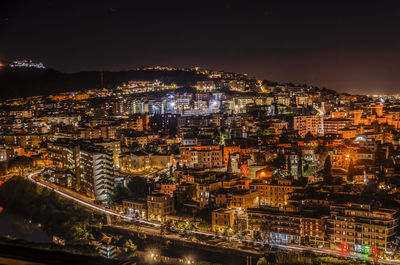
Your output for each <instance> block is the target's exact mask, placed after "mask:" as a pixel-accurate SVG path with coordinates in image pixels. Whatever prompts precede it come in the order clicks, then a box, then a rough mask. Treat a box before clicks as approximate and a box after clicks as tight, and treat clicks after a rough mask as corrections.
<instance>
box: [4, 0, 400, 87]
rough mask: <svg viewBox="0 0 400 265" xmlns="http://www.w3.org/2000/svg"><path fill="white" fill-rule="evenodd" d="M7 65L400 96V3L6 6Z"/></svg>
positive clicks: (53, 3)
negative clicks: (167, 71)
mask: <svg viewBox="0 0 400 265" xmlns="http://www.w3.org/2000/svg"><path fill="white" fill-rule="evenodd" d="M0 58H2V59H8V60H12V59H17V58H27V59H34V60H38V61H42V62H44V63H45V64H46V65H48V66H49V67H52V68H55V69H57V70H60V71H65V72H76V71H81V70H124V69H132V68H135V67H137V66H141V65H170V66H184V67H189V66H201V67H205V68H209V69H216V70H226V71H235V72H242V73H248V74H249V75H252V76H256V77H258V78H266V79H269V80H276V81H288V82H289V81H290V82H295V83H308V84H313V85H318V86H321V87H322V86H325V87H327V88H332V89H336V90H338V91H347V92H353V93H374V92H380V93H398V92H400V89H398V88H400V74H399V73H400V71H399V69H400V1H381V0H379V1H378V0H376V1H373V2H372V1H371V2H369V1H356V0H353V1H352V0H347V1H328V0H326V1H307V0H297V1H290V2H289V1H278V0H275V1H258V2H255V1H189V0H188V1H182V2H174V1H163V2H158V1H157V2H154V1H149V0H147V1H145V0H142V1H134V0H130V1H128V0H127V1H86V0H81V1H71V0H70V1H62V0H60V1H41V0H37V1H12V0H9V1H7V0H5V1H0Z"/></svg>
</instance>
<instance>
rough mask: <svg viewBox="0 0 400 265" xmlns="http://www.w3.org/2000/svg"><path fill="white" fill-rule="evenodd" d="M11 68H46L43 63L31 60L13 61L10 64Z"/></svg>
mask: <svg viewBox="0 0 400 265" xmlns="http://www.w3.org/2000/svg"><path fill="white" fill-rule="evenodd" d="M10 67H22V68H39V69H45V68H46V67H45V66H44V65H43V63H41V62H38V63H36V62H33V61H31V60H29V61H28V60H17V61H13V62H12V63H11V64H10Z"/></svg>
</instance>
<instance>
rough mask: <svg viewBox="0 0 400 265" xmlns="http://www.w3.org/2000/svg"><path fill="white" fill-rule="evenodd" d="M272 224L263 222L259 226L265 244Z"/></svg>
mask: <svg viewBox="0 0 400 265" xmlns="http://www.w3.org/2000/svg"><path fill="white" fill-rule="evenodd" d="M271 229H272V224H271V222H263V223H262V224H261V226H260V230H261V232H262V238H263V240H264V241H265V242H267V243H269V233H270V232H271Z"/></svg>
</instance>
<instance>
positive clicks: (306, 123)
mask: <svg viewBox="0 0 400 265" xmlns="http://www.w3.org/2000/svg"><path fill="white" fill-rule="evenodd" d="M293 129H294V130H297V131H298V132H299V135H300V136H301V137H304V136H305V135H306V134H307V133H308V132H310V133H312V134H313V135H316V134H324V117H323V116H322V115H310V116H295V117H293Z"/></svg>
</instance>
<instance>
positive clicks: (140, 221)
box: [27, 171, 160, 227]
mask: <svg viewBox="0 0 400 265" xmlns="http://www.w3.org/2000/svg"><path fill="white" fill-rule="evenodd" d="M40 172H41V171H37V172H33V173H30V174H28V175H27V178H28V179H29V180H30V181H32V182H33V183H35V184H37V185H39V186H41V187H44V188H47V189H50V190H52V191H54V192H56V193H57V194H59V195H61V196H62V197H65V198H68V199H70V200H73V201H74V202H76V203H78V204H81V205H84V206H86V207H89V208H91V209H94V210H96V211H100V212H103V213H105V214H109V215H113V216H117V217H120V218H123V219H125V220H129V221H132V220H134V221H137V222H139V223H143V224H147V225H152V226H157V227H159V226H160V224H157V223H152V222H148V221H145V220H139V219H133V218H132V217H129V216H126V215H123V214H119V213H116V212H114V211H111V210H108V209H105V208H103V207H100V206H97V205H94V204H91V203H88V202H86V201H84V200H80V199H78V198H76V197H74V196H71V195H69V194H67V193H65V192H63V191H60V190H58V189H55V188H53V187H51V186H50V185H46V184H45V183H43V182H41V181H39V180H36V179H35V178H33V177H34V176H35V175H38V174H39V173H40Z"/></svg>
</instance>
